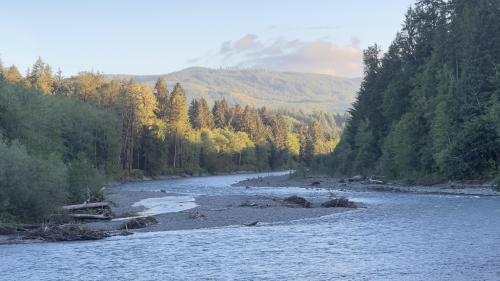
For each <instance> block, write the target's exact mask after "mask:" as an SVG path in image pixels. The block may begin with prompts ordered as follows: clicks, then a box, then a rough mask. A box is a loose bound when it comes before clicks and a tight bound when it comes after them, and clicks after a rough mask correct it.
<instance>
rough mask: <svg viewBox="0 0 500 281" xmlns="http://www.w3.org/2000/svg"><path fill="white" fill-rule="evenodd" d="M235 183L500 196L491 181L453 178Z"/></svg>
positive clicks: (262, 179) (284, 177)
mask: <svg viewBox="0 0 500 281" xmlns="http://www.w3.org/2000/svg"><path fill="white" fill-rule="evenodd" d="M234 186H245V187H291V186H293V187H303V188H325V189H331V190H340V191H360V192H361V191H385V192H413V193H430V194H455V195H476V196H500V192H498V191H496V190H494V189H493V187H492V186H491V185H490V184H480V183H476V184H473V183H460V182H450V183H446V184H439V185H432V186H420V185H413V186H412V185H404V184H399V183H390V182H389V183H386V182H383V181H379V180H370V179H364V178H362V177H354V178H352V179H341V178H332V177H327V176H314V177H307V178H293V177H290V176H289V175H280V176H269V177H258V178H249V179H247V180H244V181H241V182H238V183H236V184H234Z"/></svg>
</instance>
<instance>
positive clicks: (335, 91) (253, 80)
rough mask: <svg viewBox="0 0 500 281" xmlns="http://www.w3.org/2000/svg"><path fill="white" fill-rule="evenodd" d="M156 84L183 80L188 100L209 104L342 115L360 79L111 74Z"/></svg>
mask: <svg viewBox="0 0 500 281" xmlns="http://www.w3.org/2000/svg"><path fill="white" fill-rule="evenodd" d="M109 76H110V77H111V78H118V79H131V78H132V79H134V80H135V81H137V82H139V83H146V84H149V85H151V87H153V86H154V83H156V80H158V78H159V77H164V78H165V79H166V80H167V82H169V83H170V84H172V85H173V84H174V83H176V82H179V83H181V84H182V85H183V86H184V89H186V93H187V95H188V98H189V99H193V98H200V97H203V98H205V99H206V100H207V101H208V102H209V103H210V104H212V103H213V101H214V100H219V99H225V100H227V101H228V103H230V104H236V103H237V104H241V105H250V106H253V107H262V106H267V107H268V108H270V109H287V108H296V109H301V110H303V111H308V112H312V111H324V112H333V113H339V114H343V113H344V112H345V111H346V110H347V109H348V108H349V106H350V105H351V103H352V102H353V101H354V97H355V93H356V91H357V90H358V89H359V83H360V79H359V78H342V77H334V76H330V75H324V74H313V73H293V72H275V71H268V70H259V69H245V70H239V69H210V68H203V67H192V68H187V69H184V70H181V71H178V72H173V73H170V74H167V75H142V76H141V75H109Z"/></svg>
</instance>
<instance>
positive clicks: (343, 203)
mask: <svg viewBox="0 0 500 281" xmlns="http://www.w3.org/2000/svg"><path fill="white" fill-rule="evenodd" d="M321 207H324V208H356V204H355V203H354V202H352V201H350V200H349V199H347V198H345V197H340V198H334V199H331V200H328V201H326V202H323V203H322V204H321Z"/></svg>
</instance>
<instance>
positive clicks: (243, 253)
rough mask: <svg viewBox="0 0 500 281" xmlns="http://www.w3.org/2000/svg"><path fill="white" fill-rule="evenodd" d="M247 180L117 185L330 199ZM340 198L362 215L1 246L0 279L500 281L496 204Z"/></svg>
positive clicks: (474, 199)
mask: <svg viewBox="0 0 500 281" xmlns="http://www.w3.org/2000/svg"><path fill="white" fill-rule="evenodd" d="M247 177H249V176H248V175H231V176H218V177H204V178H186V179H178V180H168V181H154V182H144V183H134V184H127V185H123V186H121V187H120V188H124V189H143V190H159V189H165V190H166V191H169V192H170V191H171V192H182V193H185V194H186V195H193V196H196V195H200V194H240V193H245V194H248V193H249V192H251V193H255V194H265V195H268V194H273V195H287V194H298V193H299V194H300V195H301V196H306V197H315V196H320V197H325V196H327V195H328V192H327V191H326V190H306V189H299V188H293V187H291V188H252V189H250V190H245V189H244V188H234V187H230V185H231V184H232V183H234V182H236V181H240V180H242V179H245V178H247ZM339 193H340V194H342V195H345V196H348V197H350V198H352V199H353V200H354V201H358V202H364V203H366V204H367V206H368V208H363V209H357V210H354V211H351V212H345V213H339V214H334V215H329V216H324V217H319V218H313V219H303V220H297V221H292V222H282V223H271V224H263V225H260V226H258V227H240V226H232V227H222V228H211V229H201V230H188V231H168V232H154V233H136V234H134V235H132V236H126V237H111V238H108V239H105V240H101V241H90V242H65V243H35V244H19V245H4V246H0V280H500V198H498V197H478V196H456V195H435V194H425V195H424V194H408V193H390V192H352V193H350V192H339Z"/></svg>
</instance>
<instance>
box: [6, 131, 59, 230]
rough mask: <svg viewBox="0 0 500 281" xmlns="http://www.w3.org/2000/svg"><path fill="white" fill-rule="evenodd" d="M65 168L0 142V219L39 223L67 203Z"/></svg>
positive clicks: (22, 147) (15, 143) (55, 160)
mask: <svg viewBox="0 0 500 281" xmlns="http://www.w3.org/2000/svg"><path fill="white" fill-rule="evenodd" d="M66 186H67V181H66V167H65V166H64V164H63V163H62V161H60V160H58V159H55V158H53V157H49V158H42V157H37V156H31V155H29V154H28V152H27V151H26V149H25V147H24V146H23V145H21V144H19V143H17V142H14V143H12V144H10V145H8V144H6V143H5V142H4V141H0V187H1V188H0V218H2V217H4V218H8V217H10V219H9V220H13V218H16V220H20V221H28V222H29V221H38V220H41V219H43V218H44V217H45V216H46V215H48V214H50V213H51V212H53V211H54V210H55V208H56V207H57V206H58V205H61V204H62V203H64V202H65V201H66Z"/></svg>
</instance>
